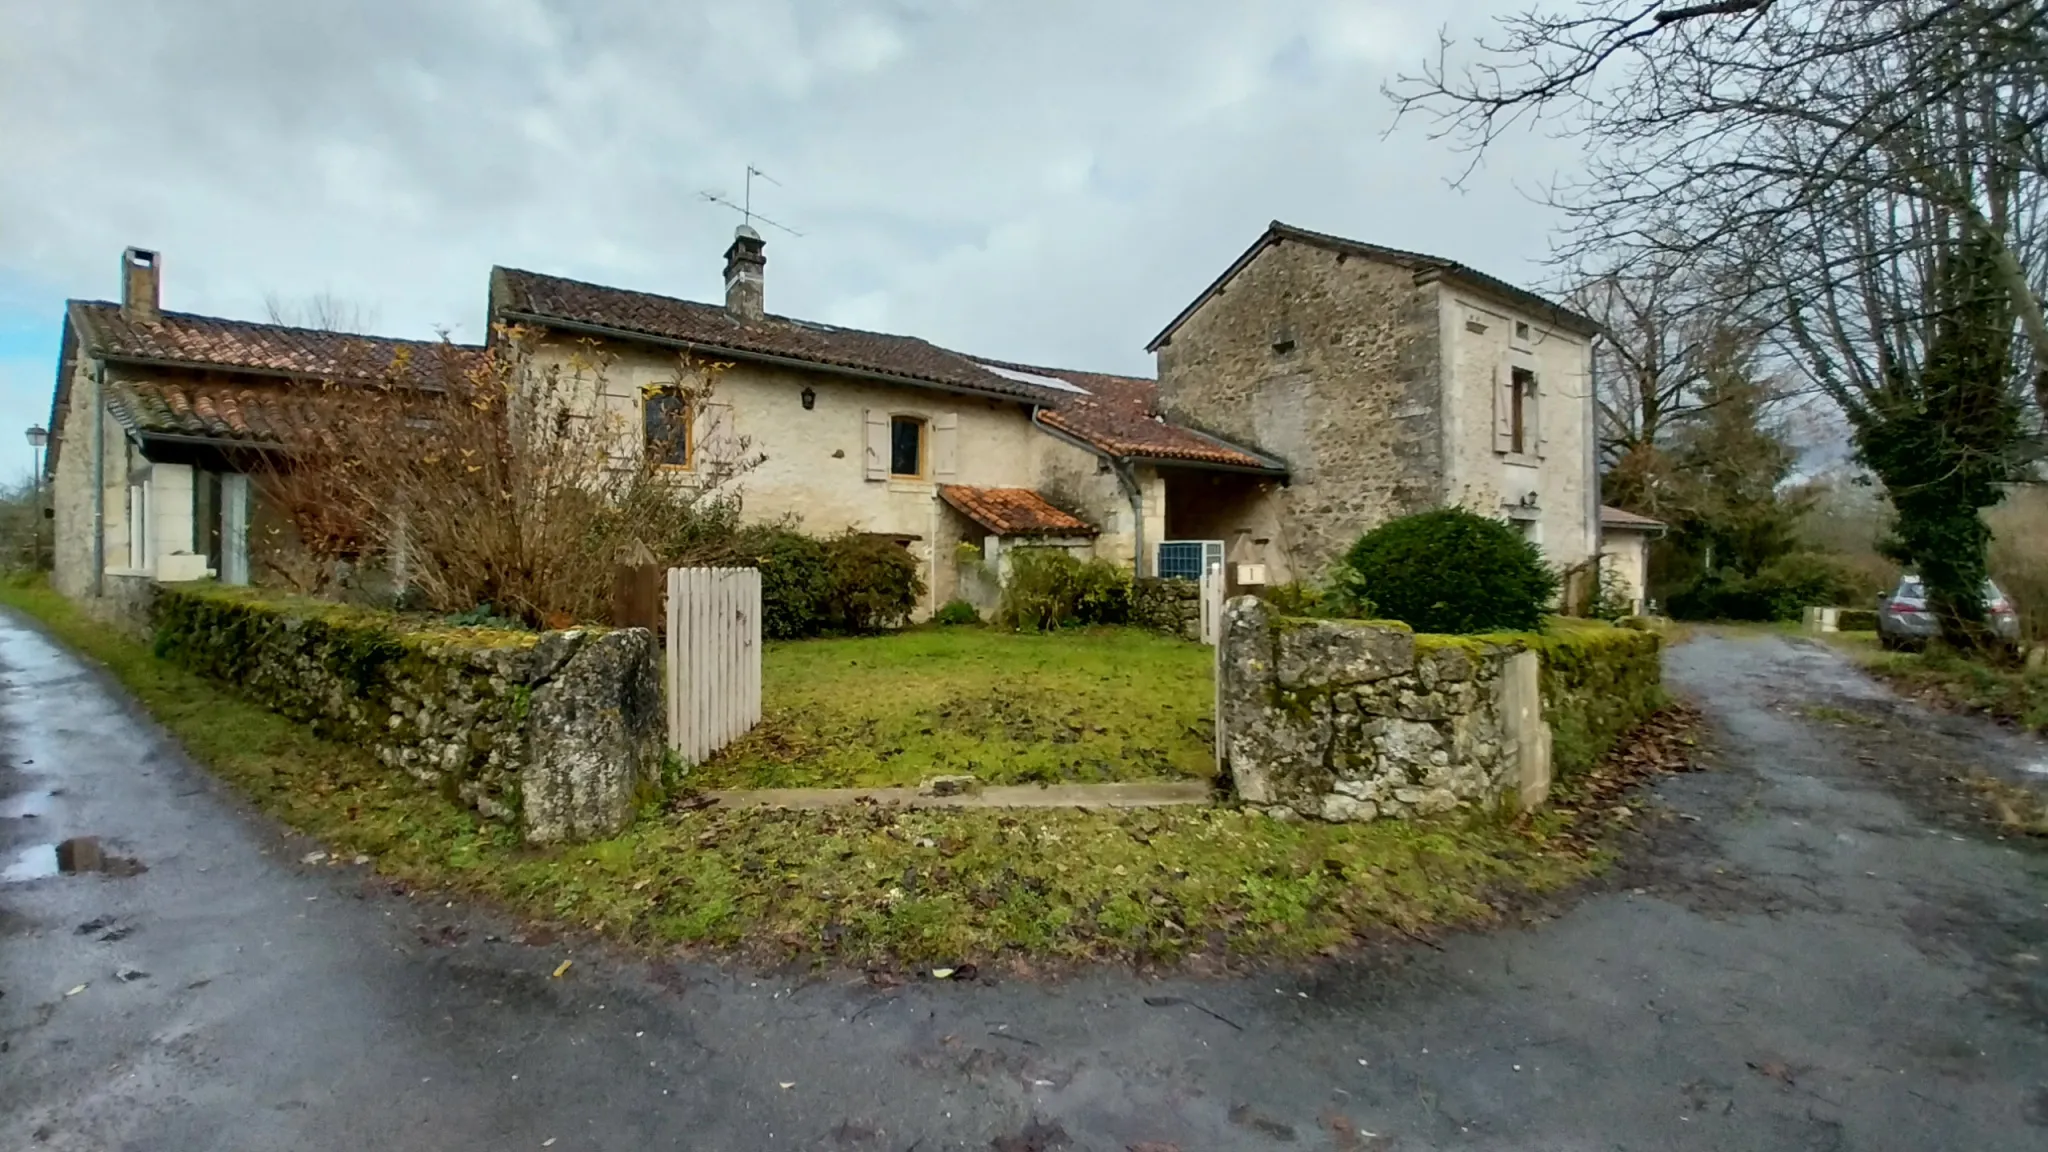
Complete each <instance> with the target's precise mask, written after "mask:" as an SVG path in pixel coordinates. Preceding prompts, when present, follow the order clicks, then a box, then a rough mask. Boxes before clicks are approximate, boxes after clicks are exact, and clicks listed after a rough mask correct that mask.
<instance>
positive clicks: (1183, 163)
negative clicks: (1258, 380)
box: [0, 0, 1574, 477]
mask: <svg viewBox="0 0 2048 1152" xmlns="http://www.w3.org/2000/svg"><path fill="white" fill-rule="evenodd" d="M1503 6H1504V5H1503V4H1502V3H1500V2H1498V0H1472V2H1461V0H1439V2H1437V3H1433V4H1428V5H1423V4H1419V3H1414V2H1413V0H1351V2H1341V0H1261V2H1260V3H1257V4H1246V3H1242V2H1241V0H1180V2H1177V3H1165V2H1163V0H1149V2H1138V0H1086V2H1076V3H1067V2H1060V0H1054V2H1046V0H1040V2H1037V3H1029V4H1027V3H1020V2H1010V3H999V2H996V0H896V2H886V0H883V2H873V0H698V2H687V0H659V2H657V0H351V2H349V3H321V4H299V3H278V2H277V0H181V2H179V3H175V4H171V3H163V2H162V0H0V28H4V29H5V30H6V31H5V33H4V35H0V141H4V147H5V154H4V157H0V405H4V409H5V411H6V413H7V414H8V416H10V417H11V419H8V420H6V421H4V422H0V477H11V476H16V475H20V474H22V473H23V472H25V471H26V469H27V467H28V464H29V454H28V448H27V446H26V444H25V441H24V438H23V436H22V435H21V433H20V431H19V429H22V428H25V427H26V426H27V425H28V424H30V423H31V422H36V421H43V420H46V419H47V418H48V410H49V395H50V388H51V383H52V380H53V377H54V366H55V361H56V356H57V336H58V329H59V324H60V322H61V316H62V303H63V301H64V299H65V298H67V297H85V298H110V297H114V296H116V295H117V294H118V291H119V288H118V284H117V273H118V261H119V257H120V252H121V249H122V248H123V247H124V246H126V245H129V244H135V245H140V246H144V247H150V248H155V249H157V250H158V251H159V252H160V253H161V254H162V260H163V276H164V288H163V295H164V306H165V307H167V308H174V309H179V310H184V311H193V312H207V313H214V314H219V315H226V316H237V317H245V318H249V319H262V318H263V317H264V302H265V298H266V296H272V295H274V296H277V297H280V298H283V299H286V300H302V299H304V298H307V297H310V296H313V295H315V294H321V293H325V294H329V295H331V296H332V297H335V298H338V299H340V300H342V301H345V302H347V303H348V304H350V305H352V306H353V307H354V308H355V309H356V310H358V311H359V312H360V313H361V314H362V315H364V316H366V317H368V318H369V319H371V320H372V321H373V327H374V329H375V330H376V331H379V332H383V333H385V334H389V335H396V336H431V335H433V334H434V332H435V331H436V330H437V329H444V328H445V329H447V330H448V331H450V332H451V333H452V334H453V335H454V336H455V337H456V338H457V339H465V340H474V339H477V338H478V337H479V336H480V334H481V330H482V327H483V323H484V315H483V313H484V294H485V290H486V286H487V277H488V273H489V270H490V267H491V265H492V264H494V263H495V264H507V265H513V266H518V267H525V268H530V269H534V270H537V271H544V272H551V273H556V274H561V275H568V276H575V277H579V278H583V279H588V280H595V281H599V282H602V283H607V284H615V285H620V286H625V287H632V288H637V289H642V290H647V291H654V292H663V293H669V294H673V295H678V296H685V297H692V298H696V299H705V300H716V299H719V298H720V296H721V293H722V287H721V282H720V254H721V253H722V252H723V250H724V248H725V246H726V243H727V242H728V241H729V239H730V237H731V234H732V229H733V226H734V225H735V224H736V223H737V222H738V220H737V217H736V216H735V215H733V214H731V213H728V212H727V211H726V210H725V209H722V208H719V207H716V206H714V205H711V204H707V203H705V202H704V201H703V200H702V199H700V196H699V194H700V193H701V192H703V191H706V190H711V191H716V192H721V193H724V194H726V195H728V196H732V197H734V198H737V197H738V196H739V195H740V193H741V189H742V177H743V173H744V169H745V166H746V165H747V164H749V163H752V164H755V165H758V166H759V167H760V168H762V169H764V170H766V171H767V172H768V173H769V174H771V175H772V176H774V177H775V178H776V179H778V180H779V181H780V182H781V186H779V187H775V186H759V185H757V187H756V189H755V206H756V207H757V208H759V209H760V210H761V211H762V212H764V213H766V214H767V215H768V216H770V217H773V218H775V219H777V220H780V221H782V222H784V223H786V224H789V225H791V226H792V227H794V228H796V229H797V230H799V231H801V232H802V233H803V236H802V238H794V237H790V236H787V235H784V234H782V233H779V232H776V231H774V230H773V229H763V231H764V233H765V234H766V235H767V237H768V241H769V243H768V276H767V293H768V307H769V308H770V310H772V311H775V312H780V313H784V314H787V315H795V316H801V317H805V318H808V319H815V320H823V321H827V322H830V323H838V324H847V325H856V326H860V327H868V328H878V329H882V330H887V331H893V332H904V333H909V334H914V335H918V336H923V337H925V338H927V339H930V340H933V341H935V342H937V343H940V344H943V345H946V346H948V347H952V348H956V349H960V350H963V351H971V352H976V353H981V354H985V355H989V356H995V357H1003V358H1007V359H1013V360H1022V361H1027V362H1034V363H1050V364H1057V365H1061V366H1067V367H1074V368H1086V369H1096V370H1104V371H1120V372H1132V373H1147V374H1149V373H1150V371H1151V363H1150V358H1149V357H1148V356H1147V355H1146V354H1145V351H1144V346H1145V343H1146V342H1147V340H1148V339H1150V337H1151V336H1152V335H1153V334H1154V333H1155V332H1157V331H1158V330H1159V329H1160V328H1161V327H1163V326H1164V325H1165V323H1166V322H1167V321H1168V320H1170V319H1171V318H1172V317H1173V315H1174V313H1175V312H1177V311H1178V310H1179V309H1180V308H1181V307H1182V306H1183V305H1184V304H1185V303H1186V302H1187V301H1188V300H1189V299H1191V298H1192V297H1193V296H1194V295H1195V294H1196V293H1197V292H1198V291H1200V289H1201V288H1202V287H1203V286H1204V285H1205V284H1207V283H1208V281H1209V280H1210V279H1212V278H1213V277H1214V276H1215V275H1216V274H1217V273H1218V272H1220V271H1221V270H1222V269H1223V267H1224V266H1225V265H1226V264H1227V263H1228V262H1229V261H1230V260H1231V259H1232V258H1234V257H1235V256H1236V254H1237V253H1238V252H1239V251H1240V250H1242V249H1243V248H1244V247H1245V246H1246V245H1247V244H1249V243H1250V242H1251V241H1252V240H1253V239H1255V238H1256V237H1257V236H1258V234H1259V232H1260V231H1261V230H1262V229H1263V228H1264V226H1265V224H1266V222H1267V221H1268V220H1271V219H1274V218H1276V217H1277V218H1279V219H1283V220H1286V221H1287V222H1289V223H1292V224H1297V225H1301V226H1303V227H1308V228H1314V229H1319V230H1322V231H1329V232H1336V233H1341V234H1344V235H1346V236H1351V237H1355V238H1357V239H1360V240H1367V241H1373V242H1377V243H1382V244H1390V245H1396V246H1399V247H1405V248H1414V249H1420V250H1423V251H1427V252H1431V253H1435V254H1439V255H1443V256H1448V257H1452V258H1455V259H1458V260H1462V261H1465V262H1467V263H1470V264H1473V265H1476V266H1478V267H1480V268H1484V269H1486V270H1488V271H1491V272H1493V273H1495V274H1497V275H1500V276H1503V277H1505V278H1508V279H1511V280H1516V281H1520V282H1524V283H1531V284H1534V283H1536V282H1537V281H1539V280H1540V279H1541V278H1542V276H1543V269H1542V268H1541V266H1540V261H1541V260H1542V258H1543V256H1544V255H1545V254H1546V252H1547V250H1548V242H1549V229H1550V225H1551V223H1552V220H1551V218H1550V215H1549V213H1548V212H1546V211H1545V210H1544V209H1542V208H1541V207H1540V206H1538V205H1537V204H1536V203H1535V202H1534V201H1533V200H1532V198H1531V196H1532V194H1533V193H1534V192H1536V191H1538V190H1540V188H1541V187H1542V186H1544V185H1545V184H1547V183H1548V182H1549V181H1550V180H1551V179H1552V177H1553V176H1555V175H1556V174H1557V173H1558V171H1559V168H1560V166H1561V165H1569V164H1570V163H1571V161H1572V156H1573V154H1574V150H1573V149H1572V148H1570V147H1569V146H1565V145H1561V144H1559V143H1557V142H1554V141H1549V140H1543V139H1535V138H1527V139H1523V140H1518V141H1514V142H1512V143H1511V144H1510V145H1509V146H1507V147H1505V148H1502V149H1500V150H1498V151H1496V152H1495V153H1492V154H1491V155H1490V156H1489V158H1488V161H1487V164H1486V166H1485V167H1484V168H1482V169H1481V170H1480V171H1479V172H1478V173H1476V174H1475V175H1474V176H1473V177H1472V178H1471V179H1470V180H1469V181H1468V182H1467V186H1466V187H1465V188H1464V189H1463V190H1454V189H1453V188H1451V187H1450V186H1449V181H1450V179H1451V178H1452V177H1454V176H1456V175H1457V174H1459V173H1460V172H1461V171H1462V170H1463V168H1464V166H1465V162H1466V158H1465V157H1462V156H1460V155H1458V154H1456V153H1455V152H1453V151H1452V150H1451V148H1450V147H1449V145H1448V144H1446V143H1443V142H1440V141H1435V140H1432V139H1430V138H1429V135H1428V133H1427V132H1426V131H1425V130H1423V127H1422V126H1419V125H1418V126H1414V127H1404V128H1403V129H1402V130H1401V131H1400V132H1398V133H1396V134H1394V135H1392V136H1391V137H1390V136H1388V135H1386V131H1387V129H1388V127H1389V126H1390V123H1391V120H1392V112H1391V109H1390V107H1389V105H1388V103H1387V101H1386V100H1385V99H1384V97H1382V96H1381V94H1380V85H1381V83H1382V81H1383V80H1385V79H1387V78H1388V77H1389V76H1391V75H1392V74H1394V73H1395V72H1398V71H1404V70H1405V71H1412V70H1414V68H1415V67H1416V66H1417V65H1418V64H1419V63H1420V62H1421V61H1422V60H1423V59H1424V57H1425V56H1426V55H1428V54H1430V53H1431V52H1433V50H1434V47H1435V43H1436V35H1437V31H1438V26H1439V24H1440V23H1447V24H1448V25H1449V28H1450V30H1451V32H1452V33H1453V34H1454V35H1462V36H1469V35H1470V34H1472V33H1474V32H1478V31H1482V30H1483V29H1484V27H1485V25H1486V22H1487V19H1488V15H1489V13H1490V12H1491V11H1492V10H1494V9H1497V8H1500V7H1503Z"/></svg>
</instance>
